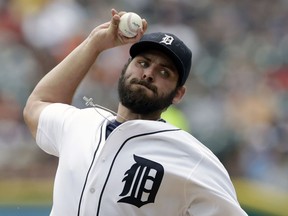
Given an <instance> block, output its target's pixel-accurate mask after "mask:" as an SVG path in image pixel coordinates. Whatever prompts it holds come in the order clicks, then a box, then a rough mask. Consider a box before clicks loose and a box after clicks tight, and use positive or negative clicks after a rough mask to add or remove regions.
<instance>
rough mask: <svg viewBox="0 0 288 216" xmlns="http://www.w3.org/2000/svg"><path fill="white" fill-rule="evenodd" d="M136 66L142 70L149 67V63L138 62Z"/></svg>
mask: <svg viewBox="0 0 288 216" xmlns="http://www.w3.org/2000/svg"><path fill="white" fill-rule="evenodd" d="M138 64H139V65H140V66H141V67H142V68H147V67H149V63H148V62H147V61H139V62H138Z"/></svg>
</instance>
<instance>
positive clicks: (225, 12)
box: [0, 0, 288, 192]
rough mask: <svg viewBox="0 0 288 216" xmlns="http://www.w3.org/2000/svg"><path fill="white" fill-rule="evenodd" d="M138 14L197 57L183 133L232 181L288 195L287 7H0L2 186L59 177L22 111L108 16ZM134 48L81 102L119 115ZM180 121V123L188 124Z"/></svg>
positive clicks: (116, 56)
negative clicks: (123, 77)
mask: <svg viewBox="0 0 288 216" xmlns="http://www.w3.org/2000/svg"><path fill="white" fill-rule="evenodd" d="M111 8H115V9H117V10H119V11H122V10H124V11H134V12H136V13H138V14H140V15H141V16H142V17H143V18H145V19H146V20H147V22H148V24H149V27H148V32H152V31H165V32H171V33H175V34H177V35H178V36H179V37H180V38H182V39H183V40H184V41H185V42H186V43H187V44H188V46H189V47H190V48H191V49H192V52H193V65H192V70H191V74H190V77H189V79H188V81H187V90H188V91H187V94H186V98H185V99H184V100H183V102H182V103H181V104H180V105H179V106H177V107H175V108H177V109H178V110H179V111H180V112H182V114H183V115H184V118H182V119H184V120H185V121H186V122H182V124H185V125H186V126H185V130H188V131H189V132H190V133H191V134H192V135H194V136H195V137H196V138H198V139H199V140H200V141H201V142H202V143H203V144H205V145H206V146H208V147H209V148H210V149H211V150H212V151H213V152H214V153H215V154H216V155H217V156H218V157H219V158H220V160H221V161H222V162H223V163H224V165H225V167H226V168H227V169H228V171H229V173H230V175H231V177H232V178H233V179H237V178H241V179H243V178H244V179H248V180H251V181H256V182H259V183H263V184H267V185H270V186H271V187H273V188H276V189H279V190H280V191H284V192H288V1H286V0H273V1H271V0H257V1H251V0H241V1H239V0H201V1H197V0H178V1H176V0H175V1H173V0H145V1H144V0H121V1H120V0H0V180H1V179H11V178H30V177H33V178H36V177H37V178H42V177H53V176H54V174H55V167H56V164H57V160H56V159H55V158H54V157H52V156H49V155H47V154H45V153H43V152H42V150H40V149H39V148H38V147H37V146H36V144H35V142H34V140H33V139H32V137H31V135H30V134H29V132H28V130H27V128H26V126H25V125H24V122H23V118H22V109H23V107H24V105H25V102H26V100H27V97H28V96H29V94H30V93H31V91H32V90H33V88H34V86H35V85H36V83H37V82H38V81H39V80H40V79H41V77H43V76H44V75H45V74H46V73H47V72H49V70H50V69H52V68H53V67H54V66H55V65H56V64H57V63H58V62H59V61H61V60H62V59H63V58H64V57H65V56H66V55H67V54H68V53H69V52H70V51H71V50H72V49H73V48H75V47H76V46H77V45H78V44H79V43H80V42H81V41H82V40H83V39H84V38H85V37H86V36H87V35H88V34H89V33H90V31H91V30H92V29H93V28H94V27H95V26H97V25H98V24H101V23H103V22H106V21H109V20H110V17H111V13H110V10H111ZM128 50H129V45H128V46H124V47H121V48H114V49H111V50H108V51H105V52H104V53H102V54H101V56H100V57H99V59H98V60H97V61H96V62H95V64H94V65H93V67H92V68H91V71H90V72H89V74H88V76H87V77H86V78H85V80H84V81H83V82H82V84H81V86H80V88H79V89H78V91H77V94H76V95H75V100H74V102H73V103H74V105H75V106H78V107H80V108H84V107H85V102H84V101H83V99H82V98H83V96H86V97H92V98H93V100H94V102H95V103H98V104H100V105H102V106H106V107H108V108H109V109H112V110H114V111H116V109H117V104H118V97H117V88H116V85H117V79H118V75H119V72H120V71H121V69H122V67H123V65H124V63H125V62H126V59H127V58H128ZM184 120H183V121H184Z"/></svg>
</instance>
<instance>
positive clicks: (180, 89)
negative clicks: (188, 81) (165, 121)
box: [172, 86, 186, 104]
mask: <svg viewBox="0 0 288 216" xmlns="http://www.w3.org/2000/svg"><path fill="white" fill-rule="evenodd" d="M185 92H186V87H185V86H180V87H178V89H177V91H176V94H175V97H174V98H173V100H172V103H173V104H178V103H179V102H180V101H181V100H182V98H183V96H184V95H185Z"/></svg>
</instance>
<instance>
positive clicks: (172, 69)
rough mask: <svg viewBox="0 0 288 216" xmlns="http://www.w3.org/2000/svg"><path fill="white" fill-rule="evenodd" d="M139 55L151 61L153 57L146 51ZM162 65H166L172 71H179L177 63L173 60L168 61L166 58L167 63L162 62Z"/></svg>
mask: <svg viewBox="0 0 288 216" xmlns="http://www.w3.org/2000/svg"><path fill="white" fill-rule="evenodd" d="M138 56H140V57H142V58H144V59H145V60H147V61H149V62H152V59H151V58H150V57H149V56H148V54H145V53H142V54H139V55H138ZM160 65H161V66H162V67H165V68H168V69H169V70H171V71H175V72H177V68H176V67H175V65H174V64H173V63H172V61H171V62H168V61H166V60H165V63H161V64H160Z"/></svg>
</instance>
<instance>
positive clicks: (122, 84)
mask: <svg viewBox="0 0 288 216" xmlns="http://www.w3.org/2000/svg"><path fill="white" fill-rule="evenodd" d="M128 64H129V63H128ZM128 64H127V65H125V67H124V68H123V71H122V73H121V76H120V78H119V82H118V94H119V100H120V102H121V103H122V105H124V106H125V107H127V108H128V109H130V110H131V111H132V112H133V113H136V114H141V115H147V114H151V113H155V112H158V111H163V110H165V109H166V108H167V107H168V106H170V105H171V104H172V101H173V98H174V97H175V95H176V92H177V91H176V89H174V90H173V91H172V92H171V93H170V94H168V95H166V96H164V97H159V96H158V91H157V88H156V87H155V86H153V85H151V84H150V83H149V82H147V81H145V80H138V79H135V78H134V79H132V80H131V81H130V83H127V79H128V77H126V76H125V73H126V69H127V66H128ZM132 84H140V85H143V86H145V87H146V88H148V89H150V90H151V91H152V92H153V94H154V97H149V96H147V93H145V92H146V90H145V89H143V88H138V89H137V90H133V89H132V88H131V85H132Z"/></svg>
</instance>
